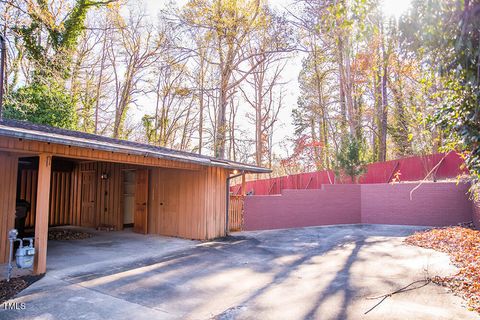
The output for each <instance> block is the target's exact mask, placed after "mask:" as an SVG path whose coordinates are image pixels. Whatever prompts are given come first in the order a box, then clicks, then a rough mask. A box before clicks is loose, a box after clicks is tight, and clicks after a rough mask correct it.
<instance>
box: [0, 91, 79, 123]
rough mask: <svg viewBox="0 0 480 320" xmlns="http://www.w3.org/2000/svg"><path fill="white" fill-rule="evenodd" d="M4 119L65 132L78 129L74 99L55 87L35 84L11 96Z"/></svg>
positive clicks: (6, 105)
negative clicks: (47, 126)
mask: <svg viewBox="0 0 480 320" xmlns="http://www.w3.org/2000/svg"><path fill="white" fill-rule="evenodd" d="M4 116H5V118H7V119H17V120H26V121H30V122H33V123H38V124H45V125H50V126H53V127H59V128H65V129H76V126H77V115H76V112H75V104H74V101H73V99H72V98H71V97H70V95H69V94H68V93H66V92H65V90H64V88H61V87H59V86H56V85H54V84H50V85H46V84H40V83H38V82H35V83H32V84H30V85H27V86H24V87H21V88H19V89H17V90H15V91H14V92H11V93H10V94H9V95H8V96H7V97H6V100H5V114H4Z"/></svg>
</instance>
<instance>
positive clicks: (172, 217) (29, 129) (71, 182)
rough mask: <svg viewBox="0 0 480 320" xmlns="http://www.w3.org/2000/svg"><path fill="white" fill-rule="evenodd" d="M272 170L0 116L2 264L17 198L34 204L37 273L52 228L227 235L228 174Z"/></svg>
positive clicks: (31, 222)
mask: <svg viewBox="0 0 480 320" xmlns="http://www.w3.org/2000/svg"><path fill="white" fill-rule="evenodd" d="M267 172H270V170H269V169H265V168H260V167H256V166H252V165H248V164H242V163H237V162H232V161H228V160H221V159H216V158H212V157H207V156H203V155H198V154H194V153H188V152H181V151H176V150H171V149H167V148H162V147H156V146H152V145H148V144H141V143H135V142H129V141H123V140H118V139H112V138H107V137H102V136H97V135H92V134H87V133H82V132H76V131H70V130H64V129H58V128H52V127H48V126H42V125H36V124H31V123H27V122H20V121H13V120H0V178H1V181H2V183H1V184H0V263H5V262H6V261H7V260H8V249H9V247H8V230H10V229H11V228H13V227H14V222H15V210H16V201H17V200H19V199H21V200H26V201H28V202H29V203H30V204H31V210H30V213H29V215H28V216H27V218H26V226H27V227H34V228H35V247H36V256H35V263H34V272H35V273H36V274H41V273H45V272H46V257H47V239H48V227H49V226H52V225H76V226H84V227H92V228H95V227H98V226H107V227H108V228H112V229H114V230H122V229H123V228H124V226H133V231H135V232H138V233H143V234H159V235H166V236H174V237H182V238H188V239H201V240H204V239H211V238H216V237H221V236H224V235H226V232H227V219H228V218H227V207H228V198H227V196H228V193H227V188H228V178H229V177H230V176H231V175H232V174H234V173H241V174H245V173H267Z"/></svg>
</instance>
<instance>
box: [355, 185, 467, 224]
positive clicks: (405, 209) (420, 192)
mask: <svg viewBox="0 0 480 320" xmlns="http://www.w3.org/2000/svg"><path fill="white" fill-rule="evenodd" d="M417 185H418V184H416V183H402V184H371V185H362V201H361V203H362V204H361V205H362V223H379V224H400V225H419V226H436V227H440V226H448V225H453V224H457V223H459V222H467V221H471V220H472V203H471V201H470V200H469V198H468V194H467V193H468V188H469V186H468V185H467V184H459V185H457V184H456V183H444V182H436V183H425V184H422V185H421V186H420V187H419V188H418V189H416V190H415V191H414V192H413V193H412V199H411V200H410V191H411V190H412V189H413V188H415V187H416V186H417Z"/></svg>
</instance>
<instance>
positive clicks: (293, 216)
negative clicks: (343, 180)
mask: <svg viewBox="0 0 480 320" xmlns="http://www.w3.org/2000/svg"><path fill="white" fill-rule="evenodd" d="M360 208H361V206H360V185H325V186H324V188H323V189H316V190H283V192H282V195H274V196H247V197H246V198H245V208H244V210H245V213H244V229H245V230H263V229H282V228H295V227H307V226H318V225H328V224H345V223H360V216H361V215H360V214H361V213H360Z"/></svg>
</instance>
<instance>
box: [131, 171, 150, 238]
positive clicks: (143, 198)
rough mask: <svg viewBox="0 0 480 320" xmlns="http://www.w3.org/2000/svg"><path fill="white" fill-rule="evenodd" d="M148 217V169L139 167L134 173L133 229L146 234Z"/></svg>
mask: <svg viewBox="0 0 480 320" xmlns="http://www.w3.org/2000/svg"><path fill="white" fill-rule="evenodd" d="M147 219H148V170H147V169H139V170H137V171H136V174H135V213H134V218H133V220H134V221H133V223H134V224H133V231H134V232H138V233H143V234H147V231H148V229H147Z"/></svg>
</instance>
